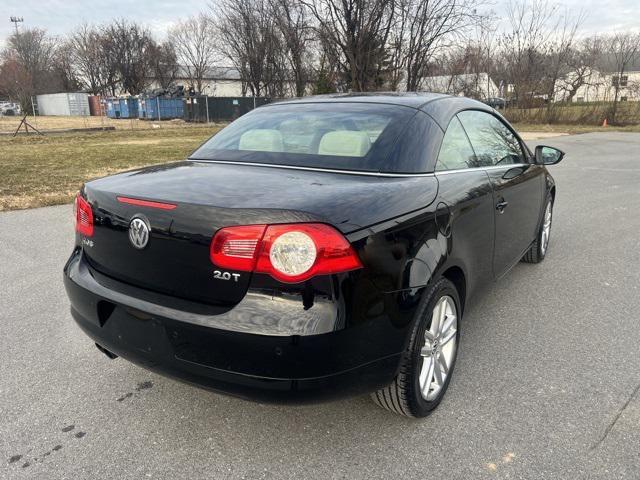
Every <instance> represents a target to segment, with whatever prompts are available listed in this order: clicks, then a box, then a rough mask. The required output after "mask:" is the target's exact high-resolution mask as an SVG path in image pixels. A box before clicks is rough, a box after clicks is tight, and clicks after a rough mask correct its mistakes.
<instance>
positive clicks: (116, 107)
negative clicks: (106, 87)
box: [107, 98, 120, 118]
mask: <svg viewBox="0 0 640 480" xmlns="http://www.w3.org/2000/svg"><path fill="white" fill-rule="evenodd" d="M107 117H109V118H120V100H118V99H117V98H110V99H108V100H107Z"/></svg>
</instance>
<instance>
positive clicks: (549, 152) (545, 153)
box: [536, 145, 564, 165]
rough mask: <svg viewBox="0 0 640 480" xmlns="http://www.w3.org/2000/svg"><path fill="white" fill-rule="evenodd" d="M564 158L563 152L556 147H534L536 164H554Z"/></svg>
mask: <svg viewBox="0 0 640 480" xmlns="http://www.w3.org/2000/svg"><path fill="white" fill-rule="evenodd" d="M563 158H564V152H563V151H562V150H560V149H558V148H554V147H547V146H546V145H538V146H537V147H536V163H537V164H538V165H555V164H556V163H558V162H559V161H560V160H562V159H563Z"/></svg>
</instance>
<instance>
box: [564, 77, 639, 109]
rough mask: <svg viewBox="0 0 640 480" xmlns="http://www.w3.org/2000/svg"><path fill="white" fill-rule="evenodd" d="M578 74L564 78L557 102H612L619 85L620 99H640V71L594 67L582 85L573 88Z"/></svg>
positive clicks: (624, 100)
mask: <svg viewBox="0 0 640 480" xmlns="http://www.w3.org/2000/svg"><path fill="white" fill-rule="evenodd" d="M576 80H578V74H577V73H575V72H572V73H570V74H569V75H567V76H566V77H565V78H564V79H562V80H561V81H560V82H559V84H558V88H557V93H556V97H555V99H554V100H555V101H556V102H565V101H571V102H581V103H582V102H612V101H613V100H614V98H615V93H616V87H618V100H619V101H621V102H626V101H629V102H633V101H635V102H637V101H640V71H630V72H625V73H624V74H623V75H622V76H620V75H619V74H618V73H606V72H600V71H598V70H595V69H592V70H590V71H589V72H588V73H587V74H586V75H584V78H583V79H580V81H581V83H582V85H580V86H579V87H577V88H572V84H576V83H577V82H576Z"/></svg>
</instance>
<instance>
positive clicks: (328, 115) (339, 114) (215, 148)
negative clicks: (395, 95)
mask: <svg viewBox="0 0 640 480" xmlns="http://www.w3.org/2000/svg"><path fill="white" fill-rule="evenodd" d="M415 113H416V112H415V110H413V109H411V108H407V107H402V106H396V105H382V104H358V103H299V104H287V105H277V104H275V105H270V106H267V107H261V108H259V109H256V110H253V111H252V112H250V113H248V114H246V115H244V116H243V117H241V118H239V119H238V120H236V121H235V122H233V123H231V124H230V125H229V126H227V127H226V128H224V129H223V130H221V131H220V132H219V133H218V134H217V135H215V136H214V137H212V138H211V139H210V140H209V141H207V142H206V143H205V144H204V145H202V146H201V147H200V148H199V149H198V150H196V151H195V152H194V153H193V154H192V155H191V157H190V158H191V159H194V160H196V159H202V160H227V161H229V160H231V161H238V162H255V163H271V164H276V165H293V166H303V167H315V168H331V169H340V170H361V171H394V168H393V165H390V164H389V156H390V152H391V149H392V148H393V145H394V143H395V140H396V139H397V137H398V134H399V132H400V131H401V130H402V127H403V126H404V125H405V124H406V122H407V121H408V120H409V119H410V118H411V117H412V116H413V115H414V114H415Z"/></svg>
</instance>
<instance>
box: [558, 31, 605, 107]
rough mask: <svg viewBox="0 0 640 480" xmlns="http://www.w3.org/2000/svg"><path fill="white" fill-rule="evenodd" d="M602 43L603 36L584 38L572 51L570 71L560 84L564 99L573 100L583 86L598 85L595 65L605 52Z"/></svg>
mask: <svg viewBox="0 0 640 480" xmlns="http://www.w3.org/2000/svg"><path fill="white" fill-rule="evenodd" d="M602 43H603V42H602V38H601V37H599V36H597V35H596V36H592V37H588V38H585V39H583V40H582V41H581V42H580V43H579V44H578V46H577V47H576V48H574V49H572V50H571V51H570V53H569V56H568V59H567V66H568V72H567V74H566V75H564V76H563V77H562V79H561V82H560V85H559V88H560V90H561V92H562V96H563V98H562V99H563V100H564V101H566V102H571V101H573V99H574V98H575V96H576V95H577V93H578V91H579V90H580V88H582V87H583V86H596V82H597V81H598V79H597V78H595V77H596V75H595V74H596V72H595V67H596V65H597V63H598V60H599V59H600V58H601V56H602V53H603V45H602Z"/></svg>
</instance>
